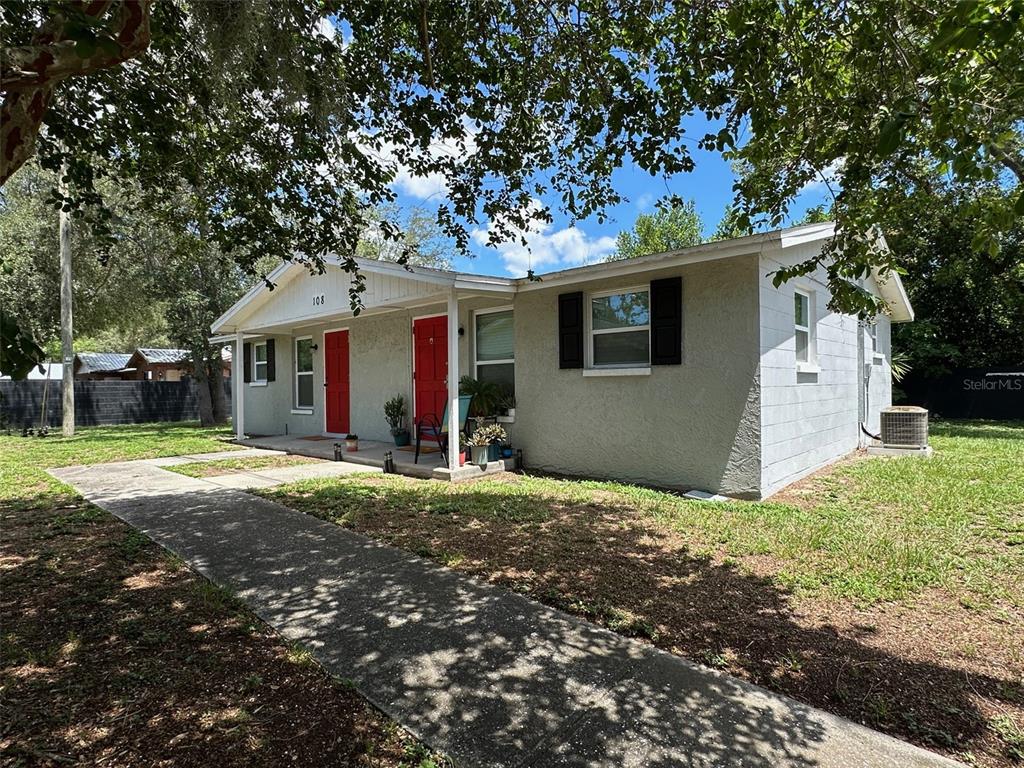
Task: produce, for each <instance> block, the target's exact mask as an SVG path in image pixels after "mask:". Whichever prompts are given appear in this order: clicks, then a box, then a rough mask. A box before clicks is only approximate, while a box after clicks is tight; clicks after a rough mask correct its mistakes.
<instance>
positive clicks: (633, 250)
mask: <svg viewBox="0 0 1024 768" xmlns="http://www.w3.org/2000/svg"><path fill="white" fill-rule="evenodd" d="M703 233H704V225H703V223H702V222H701V219H700V214H698V213H697V206H696V203H695V202H694V201H693V200H686V201H683V200H677V201H675V202H674V204H672V203H671V202H670V203H666V204H665V206H664V207H659V208H658V209H657V210H656V211H655V212H654V213H641V214H640V215H639V216H637V217H636V222H635V223H634V224H633V229H632V231H629V232H620V233H619V236H618V238H617V239H616V241H615V245H616V250H615V253H613V254H612V255H611V256H609V257H608V258H609V260H615V259H635V258H637V257H638V256H649V255H651V254H653V253H665V252H667V251H675V250H678V249H680V248H687V247H689V246H691V245H699V244H700V243H701V242H703V240H704V235H703Z"/></svg>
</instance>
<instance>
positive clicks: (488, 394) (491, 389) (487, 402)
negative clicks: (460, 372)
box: [459, 376, 501, 426]
mask: <svg viewBox="0 0 1024 768" xmlns="http://www.w3.org/2000/svg"><path fill="white" fill-rule="evenodd" d="M459 394H460V395H471V396H472V398H473V399H472V401H470V404H469V416H470V418H471V419H473V420H474V421H475V422H476V423H477V425H478V426H479V425H480V423H481V422H482V421H483V420H484V419H486V418H488V417H491V416H494V414H495V412H496V411H497V408H498V400H499V399H500V398H501V387H499V386H498V385H497V384H495V383H494V382H493V381H480V380H479V379H474V378H473V377H472V376H463V377H462V378H461V379H459Z"/></svg>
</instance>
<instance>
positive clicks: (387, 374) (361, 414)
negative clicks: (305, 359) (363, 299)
mask: <svg viewBox="0 0 1024 768" xmlns="http://www.w3.org/2000/svg"><path fill="white" fill-rule="evenodd" d="M296 279H297V280H302V279H304V278H301V277H300V278H296ZM503 303H507V300H506V299H503V298H500V297H499V298H495V299H490V298H470V299H465V300H462V301H460V302H459V324H460V326H461V327H462V328H464V329H466V332H465V334H464V335H463V336H461V337H460V338H459V375H460V376H463V375H466V374H472V367H471V365H470V357H469V355H470V354H471V342H470V337H471V335H472V334H471V327H472V326H471V313H472V311H473V310H474V309H482V308H485V307H489V306H498V305H501V304H503ZM444 312H445V306H444V305H442V304H437V305H428V306H424V307H417V308H416V309H403V310H395V311H393V312H388V313H386V314H374V315H369V316H366V317H353V318H346V319H344V320H338V321H336V322H328V323H322V324H319V325H315V326H312V327H301V328H297V329H296V330H295V331H294V333H293V335H285V334H275V335H274V336H273V338H274V339H275V355H276V368H277V370H276V377H275V380H274V381H272V382H268V383H267V384H266V386H259V385H254V384H244V386H245V431H246V433H248V434H265V435H277V434H284V433H286V432H287V433H288V434H291V435H318V434H321V433H322V432H323V431H324V386H323V384H324V357H323V354H324V339H323V337H324V332H325V331H328V330H335V329H338V328H348V330H349V380H350V385H351V391H350V397H349V408H350V426H351V430H352V431H353V432H355V433H356V434H358V435H359V436H360V437H361V438H363V439H367V440H384V441H387V440H390V439H391V435H390V433H389V431H388V425H387V422H386V421H385V420H384V403H385V401H386V400H388V399H390V398H391V397H394V396H395V395H396V394H401V395H403V396H404V397H405V399H406V408H407V410H408V412H409V418H410V427H411V420H412V413H413V404H412V323H413V318H414V317H420V316H423V315H431V314H443V313H444ZM301 336H312V337H313V343H314V344H316V345H317V347H318V349H317V351H316V352H314V354H313V412H312V413H311V414H301V413H293V412H292V411H293V405H292V403H293V397H294V384H293V381H294V373H295V371H294V361H293V350H294V345H293V340H294V338H296V337H301ZM263 338H268V337H266V336H263V337H259V338H255V339H252V340H250V341H251V342H252V343H255V342H258V341H260V340H261V339H263Z"/></svg>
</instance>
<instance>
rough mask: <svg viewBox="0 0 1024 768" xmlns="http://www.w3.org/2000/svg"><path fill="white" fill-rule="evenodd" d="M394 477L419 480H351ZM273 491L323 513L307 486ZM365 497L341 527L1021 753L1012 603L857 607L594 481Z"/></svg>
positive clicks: (995, 757) (988, 748) (908, 730)
mask: <svg viewBox="0 0 1024 768" xmlns="http://www.w3.org/2000/svg"><path fill="white" fill-rule="evenodd" d="M507 479H508V482H511V483H515V482H517V480H518V478H517V477H516V476H513V475H509V476H507ZM389 482H405V483H410V484H415V483H417V482H424V481H416V480H410V479H405V478H403V479H401V480H387V479H375V478H366V479H362V480H360V483H362V484H367V483H369V484H374V483H381V484H382V483H389ZM798 492H799V488H796V489H794V490H791V493H798ZM276 498H277V499H278V500H279V501H283V502H284V503H288V504H291V505H292V506H294V507H296V508H297V509H303V510H305V511H308V512H310V513H311V514H318V515H320V516H325V517H328V518H329V517H331V510H330V508H329V505H325V499H318V498H317V496H316V495H315V494H312V495H309V494H306V495H293V496H291V497H284V498H282V497H280V496H278V497H276ZM360 499H361V502H360V505H359V511H358V512H356V513H354V514H353V513H351V512H350V513H349V514H348V516H347V517H346V518H345V524H346V525H349V526H350V527H353V528H354V529H355V530H358V531H360V532H363V533H366V534H369V535H371V536H374V537H376V538H378V539H380V540H383V541H386V542H388V543H391V544H394V545H397V546H400V547H404V548H406V549H409V550H412V551H414V552H417V553H418V554H422V555H426V556H431V557H434V558H435V559H437V560H439V561H441V562H444V563H445V564H447V565H449V566H451V567H454V568H457V569H459V570H462V571H466V572H469V573H472V574H475V575H477V576H480V577H483V578H486V579H488V580H490V581H492V582H494V583H497V584H500V585H503V586H506V587H508V588H510V589H513V590H515V591H518V592H522V593H524V594H527V595H529V596H530V597H533V598H535V599H537V600H539V601H542V602H545V603H548V604H550V605H554V606H556V607H559V608H562V609H565V610H567V611H570V612H573V613H576V614H579V615H582V616H585V617H587V618H588V619H591V620H593V621H596V622H598V623H601V624H604V625H606V626H609V627H611V628H612V629H615V630H617V631H620V632H623V633H626V634H631V635H634V636H637V637H641V638H644V639H646V640H648V641H650V642H653V643H654V644H655V645H657V646H659V647H661V648H663V649H665V650H668V651H671V652H672V653H676V654H679V655H682V656H686V657H689V658H691V659H694V660H697V661H700V662H702V663H704V664H707V665H710V666H714V667H717V668H719V669H722V670H725V671H727V672H729V673H731V674H734V675H737V676H739V677H742V678H745V679H748V680H751V681H754V682H756V683H759V684H762V685H764V686H766V687H768V688H770V689H772V690H775V691H780V692H783V693H786V694H788V695H790V696H793V697H794V698H796V699H799V700H801V701H804V702H807V703H809V704H813V705H815V706H818V707H821V708H823V709H826V710H829V711H831V712H834V713H837V714H839V715H843V716H845V717H848V718H851V719H853V720H856V721H858V722H862V723H865V724H867V725H869V726H871V727H874V728H877V729H880V730H882V731H885V732H887V733H890V734H892V735H894V736H897V737H900V738H903V739H906V740H909V741H912V742H915V743H917V744H920V745H922V746H925V747H928V748H930V749H934V750H937V751H939V752H943V753H945V754H948V755H953V756H956V757H957V758H959V759H965V760H970V761H973V762H974V763H975V764H976V765H980V766H993V767H994V766H999V767H1003V766H1011V765H1020V764H1021V762H1022V761H1024V743H1022V742H1020V741H1018V739H1019V738H1020V734H1021V732H1022V729H1024V633H1022V632H1021V628H1022V627H1021V620H1020V614H1019V612H1016V613H1015V612H1013V611H1009V612H1007V611H1005V610H999V609H998V608H993V609H992V610H985V611H981V610H978V609H970V608H968V607H965V606H964V605H961V604H960V603H959V602H958V601H956V600H955V599H952V598H951V597H950V596H949V595H946V594H944V593H942V592H940V591H933V592H930V593H927V594H925V595H923V596H921V597H920V598H918V599H916V600H913V601H907V602H905V603H879V604H876V605H874V606H872V607H866V608H865V607H858V606H856V605H855V604H853V603H851V602H849V601H839V600H836V599H831V598H826V597H820V598H819V597H797V596H795V595H794V594H792V593H789V592H787V591H785V590H784V589H783V588H782V587H781V586H780V585H779V583H778V581H777V580H776V579H773V578H772V575H773V574H775V573H777V572H778V571H779V563H777V562H774V561H773V560H772V559H771V558H769V557H761V558H744V559H743V560H742V562H738V561H736V560H734V559H731V558H726V557H722V556H720V555H714V556H700V555H695V554H694V553H692V552H690V551H688V549H687V545H686V542H685V541H684V540H683V538H682V537H681V536H680V535H678V534H676V533H673V532H672V531H670V530H667V529H666V528H664V527H655V526H654V524H653V523H652V522H651V520H650V519H649V518H645V517H644V516H643V515H642V514H641V513H639V512H636V511H635V510H631V509H630V508H629V507H628V505H624V504H622V503H621V502H619V503H612V502H610V501H608V500H603V499H602V497H601V495H600V494H598V495H596V496H595V499H594V501H592V502H591V503H587V504H566V503H562V502H559V501H557V500H554V499H552V500H549V502H548V506H549V512H550V516H549V517H548V518H547V519H545V520H542V521H539V522H537V521H534V522H519V523H512V522H508V521H505V520H501V519H493V518H487V517H474V516H470V515H465V514H463V515H460V514H459V513H458V512H457V511H455V512H451V511H449V510H445V513H443V514H442V513H440V512H439V511H422V512H417V511H415V510H410V509H408V507H409V506H411V505H405V506H403V505H402V504H401V503H400V496H396V497H394V498H393V499H392V501H391V502H390V503H389V502H388V501H387V500H386V494H385V495H384V498H382V499H375V498H373V497H372V496H370V495H364V496H361V497H360ZM396 502H398V503H396Z"/></svg>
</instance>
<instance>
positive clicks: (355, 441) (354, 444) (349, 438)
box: [345, 435, 359, 453]
mask: <svg viewBox="0 0 1024 768" xmlns="http://www.w3.org/2000/svg"><path fill="white" fill-rule="evenodd" d="M345 450H346V451H348V452H349V453H355V452H356V451H358V450H359V435H345Z"/></svg>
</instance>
